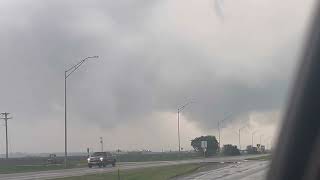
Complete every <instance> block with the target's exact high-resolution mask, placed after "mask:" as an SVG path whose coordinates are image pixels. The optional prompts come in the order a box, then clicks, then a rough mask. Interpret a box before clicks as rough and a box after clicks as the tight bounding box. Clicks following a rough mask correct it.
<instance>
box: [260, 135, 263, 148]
mask: <svg viewBox="0 0 320 180" xmlns="http://www.w3.org/2000/svg"><path fill="white" fill-rule="evenodd" d="M262 137H263V134H262V135H260V146H262Z"/></svg>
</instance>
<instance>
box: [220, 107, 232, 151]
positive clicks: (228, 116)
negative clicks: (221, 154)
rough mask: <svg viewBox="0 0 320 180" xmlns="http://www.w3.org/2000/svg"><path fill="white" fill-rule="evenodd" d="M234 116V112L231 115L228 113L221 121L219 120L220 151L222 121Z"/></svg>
mask: <svg viewBox="0 0 320 180" xmlns="http://www.w3.org/2000/svg"><path fill="white" fill-rule="evenodd" d="M231 116H232V113H231V114H229V115H227V116H226V117H224V118H223V119H221V120H220V121H218V131H219V151H220V148H221V146H220V145H221V132H220V131H221V130H220V129H221V127H220V126H221V123H222V122H224V121H226V120H228V119H229V118H230V117H231Z"/></svg>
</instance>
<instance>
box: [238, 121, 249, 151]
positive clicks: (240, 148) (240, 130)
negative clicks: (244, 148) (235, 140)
mask: <svg viewBox="0 0 320 180" xmlns="http://www.w3.org/2000/svg"><path fill="white" fill-rule="evenodd" d="M246 127H247V126H243V127H242V128H239V149H240V150H241V130H242V129H244V128H246Z"/></svg>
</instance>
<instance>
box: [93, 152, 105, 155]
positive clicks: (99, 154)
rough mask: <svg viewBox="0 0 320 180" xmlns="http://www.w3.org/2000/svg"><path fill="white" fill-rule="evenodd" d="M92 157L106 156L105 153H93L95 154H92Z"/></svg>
mask: <svg viewBox="0 0 320 180" xmlns="http://www.w3.org/2000/svg"><path fill="white" fill-rule="evenodd" d="M92 156H107V153H105V152H95V153H93V155H92Z"/></svg>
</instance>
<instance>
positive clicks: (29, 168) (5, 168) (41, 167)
mask: <svg viewBox="0 0 320 180" xmlns="http://www.w3.org/2000/svg"><path fill="white" fill-rule="evenodd" d="M68 164H69V165H68V169H71V168H80V167H86V166H87V164H86V162H85V161H70V162H69V163H68ZM59 169H64V164H52V165H46V164H34V165H1V166H0V174H11V173H23V172H37V171H49V170H59Z"/></svg>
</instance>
